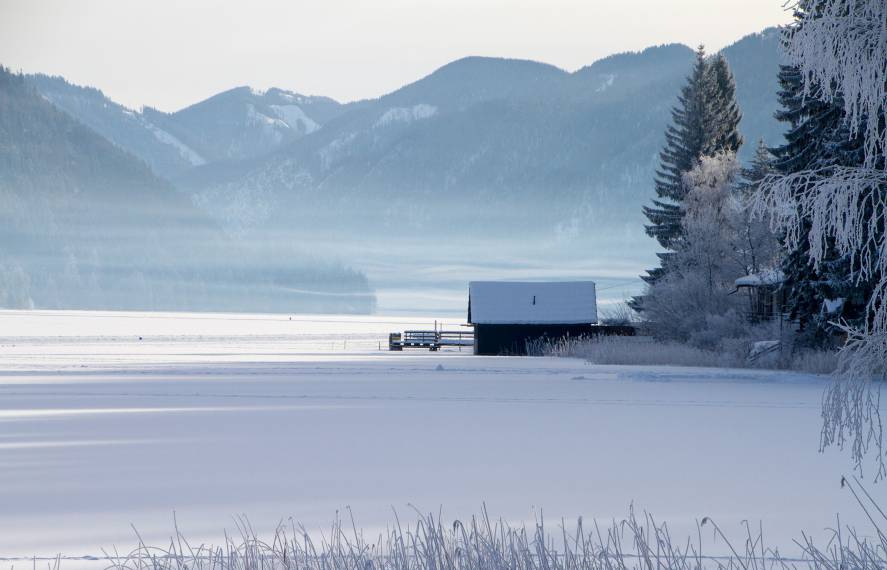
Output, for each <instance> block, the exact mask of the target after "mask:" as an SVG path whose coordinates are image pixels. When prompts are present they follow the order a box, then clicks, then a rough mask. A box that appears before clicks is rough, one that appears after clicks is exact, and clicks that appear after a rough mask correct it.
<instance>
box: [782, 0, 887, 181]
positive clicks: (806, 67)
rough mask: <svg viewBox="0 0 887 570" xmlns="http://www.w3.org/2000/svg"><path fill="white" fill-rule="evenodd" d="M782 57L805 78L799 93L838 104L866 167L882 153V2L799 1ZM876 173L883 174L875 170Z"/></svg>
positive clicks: (886, 55)
mask: <svg viewBox="0 0 887 570" xmlns="http://www.w3.org/2000/svg"><path fill="white" fill-rule="evenodd" d="M790 7H792V8H794V9H795V12H796V14H797V15H798V18H797V20H796V21H795V22H794V24H793V25H792V27H790V28H789V30H788V37H789V42H788V43H787V45H786V46H785V55H786V56H787V58H788V60H789V62H790V63H791V64H792V65H795V66H797V67H798V69H799V70H800V71H801V73H802V74H803V75H804V77H805V93H806V94H807V95H808V96H811V95H815V96H816V97H818V98H820V99H822V100H824V101H829V102H834V101H839V100H840V101H842V102H843V105H844V110H845V113H846V116H847V121H848V124H849V126H850V130H851V133H852V134H853V135H856V134H859V133H861V134H863V137H864V140H865V151H866V152H865V154H866V159H867V161H866V166H867V167H872V168H873V167H875V163H876V161H877V157H879V156H883V155H884V153H885V151H887V130H885V129H884V126H883V120H884V114H885V111H887V2H885V1H884V0H801V1H798V2H795V3H793V4H791V5H790ZM880 168H882V169H883V168H885V165H881V166H880Z"/></svg>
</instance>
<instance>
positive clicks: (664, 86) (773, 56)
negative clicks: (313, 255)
mask: <svg viewBox="0 0 887 570" xmlns="http://www.w3.org/2000/svg"><path fill="white" fill-rule="evenodd" d="M778 41H779V37H778V32H777V31H776V30H767V31H765V32H764V33H762V34H754V35H751V36H748V37H746V38H743V39H742V40H740V41H739V42H737V43H735V44H733V45H732V46H729V47H728V48H726V49H725V50H724V51H723V53H724V55H725V56H726V57H727V59H728V61H729V62H730V63H731V66H732V67H733V69H734V72H735V75H736V80H737V85H738V88H737V94H738V99H739V104H740V106H741V107H742V110H743V114H744V118H743V121H742V123H741V125H740V129H741V130H742V132H743V134H744V136H745V138H746V140H747V141H751V142H752V143H753V142H754V141H755V140H757V139H758V138H760V137H764V138H765V139H767V140H776V138H777V137H778V136H779V133H780V130H779V126H778V124H777V123H776V121H775V120H774V119H773V112H774V111H775V110H776V108H777V104H776V97H775V92H776V80H775V77H776V69H777V65H778V55H777V54H778V50H777V47H778ZM692 61H693V51H692V50H691V49H690V48H688V47H686V46H682V45H666V46H658V47H653V48H649V49H647V50H644V51H643V52H639V53H626V54H619V55H615V56H611V57H608V58H605V59H603V60H600V61H598V62H596V63H594V64H592V65H590V66H588V67H585V68H582V69H580V70H578V71H576V72H574V73H568V72H565V71H563V70H560V69H558V68H556V67H553V66H550V65H545V64H541V63H537V62H532V61H519V60H509V59H494V58H482V57H470V58H465V59H462V60H458V61H455V62H453V63H450V64H448V65H446V66H444V67H442V68H440V69H438V70H437V71H435V72H434V73H432V74H430V75H429V76H427V77H425V78H422V79H420V80H419V81H417V82H415V83H412V84H410V85H407V86H405V87H403V88H401V89H399V90H397V91H395V92H393V93H390V94H388V95H385V96H383V97H380V98H379V99H375V100H369V101H362V102H360V103H356V104H352V105H349V106H347V107H345V108H344V109H343V110H342V112H341V113H340V114H339V115H337V116H334V117H332V118H331V119H330V120H329V121H328V122H327V123H325V124H324V125H323V127H322V128H320V129H318V130H316V131H315V132H312V133H310V134H309V135H307V136H304V137H301V138H299V139H297V140H295V141H293V142H292V143H290V144H288V145H285V146H282V147H281V148H279V149H277V150H275V151H273V152H271V153H269V154H267V155H265V156H260V157H259V158H258V160H255V159H254V160H245V161H240V162H228V163H226V164H225V165H223V166H222V167H221V168H220V167H219V165H213V164H209V165H206V166H202V167H197V168H194V169H192V170H190V171H189V172H187V173H186V174H185V175H183V176H182V177H179V178H178V179H177V182H178V183H179V184H180V186H181V187H182V188H184V189H186V190H187V191H189V192H190V193H192V195H193V196H194V197H195V200H196V201H197V203H199V204H201V205H202V206H203V207H205V208H206V209H207V210H208V211H209V212H211V213H212V214H213V215H214V216H215V217H216V218H217V219H220V220H222V221H223V223H225V224H226V225H229V226H231V227H237V228H241V229H242V228H244V227H255V226H257V225H271V226H277V225H280V226H283V227H287V228H297V229H310V230H312V231H313V230H315V229H317V228H323V229H324V230H325V231H328V232H339V233H343V232H345V233H349V232H350V233H359V234H360V235H385V234H388V233H390V232H391V231H392V230H393V229H396V230H397V231H400V232H408V233H418V234H421V233H423V232H426V231H428V230H429V229H432V228H458V231H459V232H461V233H463V234H465V233H468V234H471V235H476V236H483V237H491V236H500V237H503V238H504V237H507V236H508V235H510V233H511V232H512V231H513V228H514V227H521V228H522V232H523V234H524V235H527V236H530V235H532V236H534V239H536V240H548V241H550V242H552V243H562V242H563V240H565V239H566V240H570V239H573V238H581V239H583V240H592V241H593V242H594V243H596V244H600V243H602V241H603V242H606V241H608V240H610V241H614V242H619V243H623V244H624V243H626V240H628V241H632V240H633V241H635V242H636V243H639V244H643V243H645V241H644V240H645V237H644V236H643V234H642V232H640V231H639V228H640V224H641V223H642V220H641V216H640V208H641V205H642V204H644V203H646V202H647V201H648V200H649V199H650V197H652V195H653V191H652V179H653V174H654V171H655V168H656V166H657V163H658V159H657V156H658V152H659V150H660V149H661V147H662V143H663V132H664V129H665V126H666V125H667V123H668V121H669V120H670V110H671V107H672V106H673V105H674V104H675V102H676V97H677V93H678V91H679V89H680V86H681V85H682V84H683V82H684V80H685V77H686V75H687V73H688V72H689V70H690V67H691V65H692ZM753 147H754V144H748V145H746V147H745V148H744V149H743V151H742V153H741V156H742V157H743V158H746V157H747V156H748V153H749V152H750V150H751V149H752V148H753Z"/></svg>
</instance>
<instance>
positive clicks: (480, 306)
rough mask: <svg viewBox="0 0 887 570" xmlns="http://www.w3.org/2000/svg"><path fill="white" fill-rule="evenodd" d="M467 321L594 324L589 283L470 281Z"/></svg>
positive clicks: (594, 303) (591, 284)
mask: <svg viewBox="0 0 887 570" xmlns="http://www.w3.org/2000/svg"><path fill="white" fill-rule="evenodd" d="M468 321H469V322H470V323H473V324H591V323H596V322H597V299H596V296H595V289H594V282H593V281H564V282H548V283H533V282H515V281H472V282H471V283H469V284H468Z"/></svg>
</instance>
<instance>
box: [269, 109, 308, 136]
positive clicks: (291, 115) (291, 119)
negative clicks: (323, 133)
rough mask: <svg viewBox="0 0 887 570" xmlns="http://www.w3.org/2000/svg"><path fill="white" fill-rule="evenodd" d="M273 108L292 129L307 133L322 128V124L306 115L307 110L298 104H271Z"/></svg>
mask: <svg viewBox="0 0 887 570" xmlns="http://www.w3.org/2000/svg"><path fill="white" fill-rule="evenodd" d="M271 109H273V110H274V112H275V113H277V116H278V117H279V118H280V119H281V120H282V121H284V122H285V123H286V124H287V125H288V126H289V127H290V128H291V129H294V130H299V131H302V132H304V133H305V134H306V135H307V134H310V133H313V132H314V131H316V130H318V129H319V128H320V125H319V124H317V122H315V121H314V120H313V119H312V118H311V117H309V116H308V115H306V114H305V111H303V110H302V108H301V107H299V106H298V105H271ZM300 124H301V126H300Z"/></svg>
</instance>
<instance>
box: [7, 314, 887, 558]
mask: <svg viewBox="0 0 887 570" xmlns="http://www.w3.org/2000/svg"><path fill="white" fill-rule="evenodd" d="M446 324H447V325H448V326H455V325H457V324H458V322H457V321H450V322H447V323H446ZM432 326H433V319H420V318H401V317H396V318H385V317H326V316H289V315H214V314H152V313H101V312H60V311H31V312H16V311H0V557H3V556H6V557H8V556H30V555H34V554H38V555H54V554H55V553H58V552H62V553H64V554H66V555H84V554H89V555H97V554H101V551H102V549H103V548H104V549H109V548H111V547H113V546H115V545H116V546H117V547H118V548H119V549H120V550H121V551H126V550H128V549H129V548H131V547H132V546H134V543H135V537H134V533H133V530H132V528H131V526H130V525H134V526H135V527H136V528H137V529H138V530H139V532H140V533H141V535H142V537H143V538H144V539H145V540H146V541H147V542H149V543H163V542H166V541H168V537H169V536H170V533H171V531H172V527H173V513H174V512H175V516H176V518H177V521H178V525H179V527H180V528H181V529H183V531H184V532H185V533H186V534H187V535H188V536H189V538H190V539H191V540H192V541H196V542H200V541H202V540H207V541H219V539H220V538H221V536H222V531H223V529H226V528H227V529H229V530H230V529H232V528H233V526H234V517H235V516H237V515H246V516H248V517H249V519H250V520H251V521H252V523H253V525H254V526H255V527H256V528H257V529H260V530H261V529H270V528H272V527H274V526H275V525H276V524H277V523H278V522H279V521H280V520H281V519H286V518H288V517H294V518H295V519H296V520H299V521H301V522H303V523H304V524H305V525H306V527H308V528H309V529H321V528H324V527H326V526H327V525H328V524H329V522H330V521H331V520H332V519H333V518H334V517H335V516H336V513H337V511H338V512H340V513H342V512H344V509H346V507H350V508H351V510H352V511H353V513H354V516H355V518H356V520H357V523H358V524H359V525H360V526H362V527H363V528H364V529H365V530H366V531H368V532H370V533H372V532H374V530H375V529H380V528H383V527H384V526H385V525H386V524H389V523H391V522H392V508H393V509H396V510H397V511H398V513H399V514H400V515H401V517H402V519H406V520H409V519H410V518H411V517H412V512H413V511H412V509H411V507H410V505H414V506H415V507H417V508H419V509H420V510H424V511H435V512H436V511H437V510H438V509H440V508H441V507H442V508H443V512H444V514H445V516H447V517H450V518H458V517H465V516H466V515H469V514H471V513H476V512H478V511H479V510H480V509H481V507H482V504H483V503H484V502H485V503H486V505H487V508H488V509H489V511H490V513H491V514H493V515H495V516H502V517H505V518H507V519H510V520H512V521H521V520H526V521H532V520H533V518H534V517H535V516H537V515H538V514H539V513H540V512H541V513H544V514H545V516H546V519H547V520H549V521H555V520H559V519H560V518H561V517H564V518H566V519H567V520H568V521H569V520H575V518H576V517H577V516H579V515H583V516H584V517H586V519H589V518H592V517H597V518H599V519H605V520H609V519H611V518H614V517H615V518H621V517H623V516H624V515H626V514H627V512H628V507H629V505H630V504H631V503H632V501H633V502H634V504H635V505H636V507H637V508H639V509H647V510H650V511H651V512H653V513H654V514H655V515H656V516H657V518H659V519H661V520H667V521H669V523H670V526H671V528H672V530H673V531H675V533H676V534H678V535H684V534H686V533H689V532H691V530H692V531H693V532H695V530H694V529H695V522H694V521H695V520H696V519H699V518H701V517H703V516H711V517H714V519H715V520H716V521H718V523H719V524H720V525H721V527H722V528H724V529H725V530H726V531H728V532H733V533H734V534H735V536H737V537H741V535H742V534H743V527H742V526H741V521H743V520H748V521H750V522H751V523H752V524H754V525H757V523H758V521H761V522H762V523H763V525H764V532H765V538H766V540H767V542H768V543H770V544H772V545H779V546H780V547H781V548H782V549H784V550H785V551H786V552H792V551H793V550H794V547H793V545H792V543H791V539H792V538H795V537H797V536H798V535H799V533H800V531H801V530H807V531H810V532H812V533H813V534H814V535H816V534H817V533H821V532H822V529H823V528H825V527H828V526H831V525H833V524H834V521H835V518H834V517H835V515H836V514H837V513H841V517H842V521H843V522H847V523H850V522H857V523H859V524H860V525H861V527H863V528H865V527H864V525H863V521H862V516H861V513H859V511H858V509H857V508H856V506H855V504H854V503H853V501H852V497H851V496H850V495H849V493H848V492H847V490H846V489H845V490H842V489H840V488H839V480H840V477H841V475H842V474H845V473H847V474H849V463H848V461H849V460H848V458H847V456H846V455H842V454H839V453H836V452H830V453H827V454H820V453H818V452H817V448H818V443H819V427H820V419H819V406H820V398H821V395H822V390H823V386H824V383H825V381H826V380H825V379H823V378H818V377H813V376H804V375H797V374H780V373H775V372H766V371H737V370H710V369H685V368H668V367H659V368H652V367H615V366H593V365H589V364H586V363H584V362H582V361H579V360H571V359H548V358H514V357H509V358H494V357H475V356H471V355H470V354H468V353H466V352H462V353H460V352H458V351H450V352H442V353H437V354H432V353H427V352H404V353H389V352H387V351H385V350H379V348H380V346H381V347H382V348H383V349H384V348H385V343H386V341H387V334H388V332H391V331H396V330H403V329H405V328H431V327H432ZM870 488H871V489H872V490H873V491H874V494H875V495H876V496H878V497H880V498H882V499H884V498H887V492H885V489H884V487H883V485H877V486H873V487H870ZM883 502H885V501H882V503H883ZM740 540H741V538H740Z"/></svg>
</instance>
